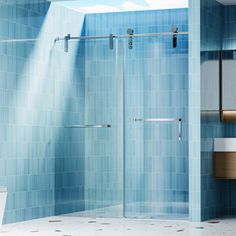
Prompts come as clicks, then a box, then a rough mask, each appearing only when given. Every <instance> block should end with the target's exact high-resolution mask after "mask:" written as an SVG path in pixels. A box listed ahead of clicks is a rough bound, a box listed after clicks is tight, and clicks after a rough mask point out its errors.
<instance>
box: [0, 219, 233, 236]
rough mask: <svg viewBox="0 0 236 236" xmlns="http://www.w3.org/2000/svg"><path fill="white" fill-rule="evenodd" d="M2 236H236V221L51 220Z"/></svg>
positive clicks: (6, 230)
mask: <svg viewBox="0 0 236 236" xmlns="http://www.w3.org/2000/svg"><path fill="white" fill-rule="evenodd" d="M0 235H6V236H8V235H11V236H28V235H35V236H93V235H94V236H100V235H101V236H118V235H119V236H160V235H167V236H175V235H184V236H192V235H193V236H210V235H214V236H221V235H222V236H235V235H236V219H223V220H217V221H212V222H204V223H191V222H186V221H160V220H136V219H134V220H131V219H101V218H100V219H91V218H82V217H71V216H70V217H68V216H61V217H50V218H44V219H39V220H32V221H27V222H22V223H16V224H9V225H4V226H2V227H1V228H0Z"/></svg>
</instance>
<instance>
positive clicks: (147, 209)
mask: <svg viewBox="0 0 236 236" xmlns="http://www.w3.org/2000/svg"><path fill="white" fill-rule="evenodd" d="M126 212H127V213H125V215H123V205H122V204H120V205H115V206H110V207H104V208H97V209H92V210H85V211H79V212H74V213H69V214H64V215H63V216H68V217H90V218H130V219H163V220H188V219H189V215H188V203H183V202H175V203H162V204H159V206H157V205H156V204H140V203H130V204H127V205H126Z"/></svg>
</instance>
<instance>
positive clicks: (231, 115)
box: [220, 110, 236, 122]
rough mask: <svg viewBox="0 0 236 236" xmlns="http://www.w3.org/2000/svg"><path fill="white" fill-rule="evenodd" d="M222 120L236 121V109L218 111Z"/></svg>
mask: <svg viewBox="0 0 236 236" xmlns="http://www.w3.org/2000/svg"><path fill="white" fill-rule="evenodd" d="M220 118H221V121H222V122H236V110H224V111H221V112H220Z"/></svg>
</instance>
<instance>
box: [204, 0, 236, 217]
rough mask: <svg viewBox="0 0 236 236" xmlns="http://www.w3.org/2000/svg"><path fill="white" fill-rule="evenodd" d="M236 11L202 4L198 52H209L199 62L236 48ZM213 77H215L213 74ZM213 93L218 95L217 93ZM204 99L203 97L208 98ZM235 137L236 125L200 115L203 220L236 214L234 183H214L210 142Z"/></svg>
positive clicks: (210, 113)
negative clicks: (199, 50) (199, 49)
mask: <svg viewBox="0 0 236 236" xmlns="http://www.w3.org/2000/svg"><path fill="white" fill-rule="evenodd" d="M235 12H236V7H235V6H223V5H221V4H219V3H217V2H216V1H214V0H207V1H205V0H204V1H201V33H202V34H201V50H202V51H208V53H204V54H202V55H203V56H202V58H201V59H202V63H204V62H205V61H211V60H219V54H217V53H214V52H209V51H219V50H221V49H224V50H228V49H235V46H236V32H235V25H236V22H235ZM212 76H215V75H213V74H212ZM208 77H209V76H208ZM208 79H212V81H214V82H216V83H218V82H219V81H218V79H219V78H218V79H217V81H215V80H214V78H213V77H212V78H210V77H209V78H208ZM211 89H213V87H212V88H211ZM203 92H205V91H204V88H203V90H202V93H203ZM215 92H216V93H218V90H216V91H215ZM204 97H205V98H206V97H207V96H204ZM202 98H203V96H202ZM209 99H210V98H209ZM202 102H203V103H202V105H203V107H204V105H206V104H209V103H208V101H202ZM204 102H205V103H204ZM218 108H219V104H216V109H215V110H218ZM235 135H236V130H235V124H233V123H232V124H230V123H227V124H225V123H221V122H220V120H219V113H218V112H217V111H213V110H209V111H207V112H206V111H204V112H202V120H201V142H202V145H201V160H202V172H201V176H202V187H201V189H202V219H203V220H204V219H210V218H213V217H219V216H223V215H235V214H236V210H235V209H236V201H235V200H234V199H235V182H234V181H227V180H215V179H214V176H213V139H214V138H217V137H235Z"/></svg>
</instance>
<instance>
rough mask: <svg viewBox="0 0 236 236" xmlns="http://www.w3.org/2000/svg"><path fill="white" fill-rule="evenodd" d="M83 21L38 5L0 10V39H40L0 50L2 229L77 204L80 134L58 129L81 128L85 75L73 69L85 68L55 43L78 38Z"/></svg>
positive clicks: (2, 46)
mask: <svg viewBox="0 0 236 236" xmlns="http://www.w3.org/2000/svg"><path fill="white" fill-rule="evenodd" d="M62 18H63V21H62V20H61V19H62ZM83 20H84V16H83V15H82V14H79V13H78V12H76V13H74V12H73V11H70V10H67V9H62V8H61V7H59V6H58V5H56V4H51V5H50V4H49V3H48V2H44V1H39V2H37V1H33V3H29V1H21V2H20V3H19V1H17V2H16V1H15V2H14V1H10V3H9V4H7V3H5V4H4V3H1V5H0V37H1V39H20V38H38V39H39V41H37V42H32V43H1V44H0V58H1V63H0V90H1V91H0V96H1V99H0V100H1V102H0V122H1V125H0V134H1V135H0V146H1V148H0V185H2V186H6V187H7V188H8V200H7V206H6V212H5V219H4V222H5V223H9V222H15V221H22V220H28V219H33V218H39V217H44V216H49V215H54V214H55V207H56V213H58V212H61V211H60V207H62V206H63V209H66V207H68V208H71V207H72V206H73V207H74V205H75V204H74V205H73V202H75V199H76V206H78V200H80V199H83V195H82V194H81V193H83V183H84V178H83V175H84V172H83V170H84V169H83V165H82V164H81V163H83V158H82V157H83V148H80V147H81V146H83V145H82V144H81V143H82V142H83V140H84V139H83V134H80V135H79V136H78V134H77V133H74V132H73V131H67V130H65V129H64V128H63V126H64V125H67V124H69V123H74V122H78V120H79V119H81V120H83V118H82V114H81V113H83V109H82V108H83V103H84V102H83V101H84V93H83V89H82V88H83V85H84V82H83V79H84V74H83V73H84V72H83V69H80V68H81V67H79V65H80V66H81V64H83V61H82V62H81V61H79V60H78V59H76V56H77V54H76V53H77V48H76V47H74V48H72V49H73V50H71V51H72V52H74V53H69V54H66V55H65V53H64V52H63V44H59V43H57V44H54V38H55V37H58V36H64V35H66V34H67V33H68V31H69V32H70V33H72V34H74V35H80V34H81V32H82V26H83ZM74 25H77V27H76V28H75V27H74ZM81 53H82V54H83V50H82V51H81ZM79 56H80V58H83V55H81V54H80V55H79ZM81 136H82V137H81ZM65 157H66V158H67V160H66V159H65ZM75 179H76V181H75ZM72 180H74V181H72ZM62 190H63V191H62ZM82 204H83V201H81V205H79V206H80V208H82V207H83V205H82Z"/></svg>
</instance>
